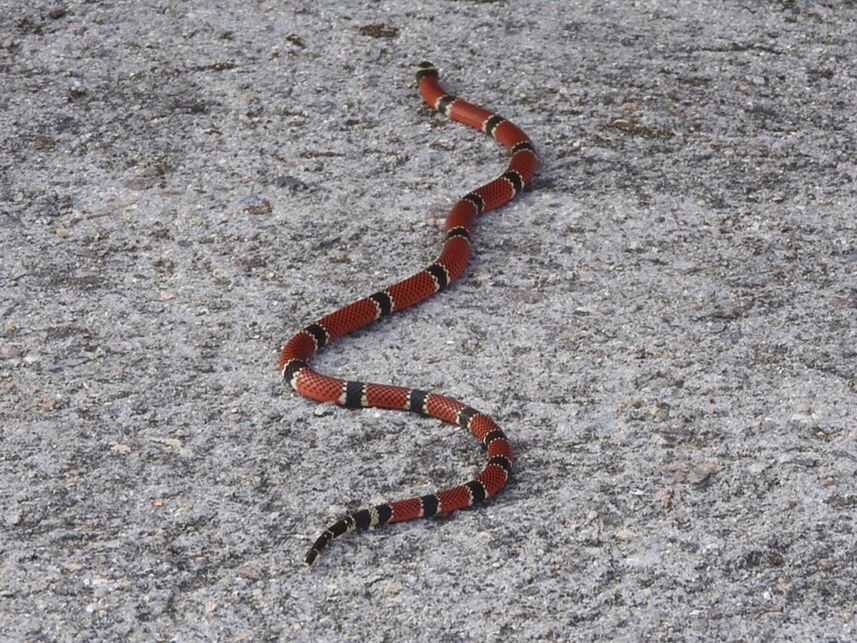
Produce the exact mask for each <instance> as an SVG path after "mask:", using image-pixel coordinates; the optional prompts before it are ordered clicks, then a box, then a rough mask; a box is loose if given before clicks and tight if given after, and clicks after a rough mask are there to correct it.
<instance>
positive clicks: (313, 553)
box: [304, 547, 318, 565]
mask: <svg viewBox="0 0 857 643" xmlns="http://www.w3.org/2000/svg"><path fill="white" fill-rule="evenodd" d="M316 558H318V550H317V549H316V548H315V547H313V548H312V549H310V550H309V551H308V552H307V553H306V557H305V558H304V560H305V561H306V564H307V565H312V564H313V563H314V562H315V559H316Z"/></svg>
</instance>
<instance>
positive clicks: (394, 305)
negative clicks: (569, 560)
mask: <svg viewBox="0 0 857 643" xmlns="http://www.w3.org/2000/svg"><path fill="white" fill-rule="evenodd" d="M417 83H418V85H419V91H420V94H421V95H422V97H423V99H424V100H425V102H426V103H428V105H429V106H430V107H431V108H433V109H435V110H437V111H439V112H441V113H442V114H445V115H446V116H448V117H449V118H451V119H452V120H454V121H458V122H459V123H463V124H465V125H468V126H470V127H472V128H474V129H477V130H480V131H482V132H485V133H486V134H489V135H490V136H493V137H494V138H495V139H496V140H497V141H499V142H500V143H502V144H503V145H504V146H505V147H506V148H507V149H508V150H509V152H510V153H511V155H512V158H511V161H510V162H509V165H508V166H507V167H506V169H505V170H504V171H503V173H502V174H501V175H500V176H498V177H497V178H495V179H493V180H492V181H489V182H488V183H486V184H485V185H482V186H480V187H478V188H476V189H475V190H473V191H472V192H470V193H468V194H466V195H464V196H463V197H462V198H461V199H459V200H458V202H457V203H456V204H455V205H453V206H452V209H451V210H450V212H449V214H448V215H447V219H446V243H445V244H444V246H443V250H442V251H441V253H440V256H438V258H437V259H435V260H434V261H433V262H432V263H431V264H430V265H429V266H428V267H426V268H425V269H423V270H420V271H419V272H417V273H416V274H413V275H411V276H410V277H408V278H407V279H404V280H402V281H400V282H398V283H395V284H393V285H392V286H389V287H387V288H385V289H384V290H381V291H379V292H376V293H375V294H373V295H370V296H369V297H365V298H363V299H360V300H358V301H355V302H354V303H352V304H349V305H347V306H345V307H344V308H340V309H339V310H337V311H335V312H333V313H330V314H329V315H326V316H324V317H322V318H321V319H319V320H318V321H317V322H315V323H313V324H310V325H309V326H307V327H306V328H304V329H303V330H301V331H300V332H299V333H297V334H296V335H295V336H294V337H292V338H291V339H290V340H289V341H288V342H287V343H286V344H285V346H283V349H282V352H281V353H280V360H279V366H278V368H279V369H280V371H281V373H282V376H283V379H284V380H285V381H286V382H287V383H288V384H290V385H291V387H292V388H293V389H295V390H296V391H297V392H298V393H300V394H301V395H303V396H305V397H308V398H310V399H313V400H317V401H319V402H333V403H335V404H338V405H340V406H344V407H348V408H360V407H376V408H384V409H396V410H402V411H413V412H415V413H420V414H422V415H428V416H431V417H434V418H437V419H439V420H443V421H444V422H450V423H452V424H457V425H459V426H461V427H463V428H465V429H468V430H469V431H470V432H471V433H472V434H473V435H474V436H475V437H476V439H477V440H479V442H480V443H481V444H482V447H483V448H484V449H485V451H486V455H487V457H488V462H487V464H486V465H485V467H484V468H483V469H482V471H481V472H480V473H479V475H477V476H476V477H475V478H473V479H472V480H469V481H468V482H465V483H464V484H462V485H459V486H457V487H452V488H450V489H445V490H443V491H439V492H437V493H434V494H431V495H426V496H421V497H414V498H408V499H407V500H396V501H393V502H389V503H386V504H382V505H377V506H375V507H371V508H369V509H361V510H359V511H356V512H354V513H352V514H350V515H348V516H346V517H344V518H342V519H341V520H339V521H337V522H335V523H334V524H333V525H331V526H330V527H328V528H327V529H326V530H325V531H324V532H323V533H322V534H321V536H319V537H318V539H317V540H316V541H315V543H314V544H313V546H312V547H311V548H310V549H309V551H308V552H307V554H306V562H307V563H308V564H312V562H313V561H314V560H315V559H316V557H318V555H319V553H321V551H322V550H324V549H325V548H326V547H327V546H328V545H329V544H330V543H331V541H332V540H333V539H334V538H336V537H338V536H342V535H343V534H346V533H349V532H351V531H355V530H363V529H367V528H369V527H376V526H379V525H383V524H385V523H393V522H404V521H406V520H414V519H416V518H427V517H430V516H433V515H436V514H449V513H451V512H453V511H457V510H459V509H464V508H465V507H470V506H471V505H474V504H476V503H477V502H481V501H483V500H485V499H487V498H490V497H491V496H494V495H496V494H497V493H498V492H499V491H500V490H501V489H502V488H503V486H504V485H505V484H506V482H507V481H508V479H509V476H510V475H511V471H512V458H513V453H512V446H511V445H510V444H509V441H508V440H507V439H506V436H505V435H504V434H503V431H501V430H500V428H499V427H498V426H497V424H496V423H495V422H494V420H492V419H491V418H490V417H488V416H487V415H485V414H484V413H480V412H479V411H477V410H475V409H473V408H471V407H469V406H467V405H466V404H464V403H462V402H459V401H458V400H454V399H452V398H450V397H446V396H444V395H440V394H438V393H430V392H427V391H422V390H419V389H412V388H403V387H400V386H391V385H388V384H369V383H363V382H350V381H346V380H342V379H339V378H336V377H330V376H328V375H322V374H321V373H318V372H316V371H314V370H313V369H312V368H310V367H309V365H308V361H309V359H310V358H311V357H312V356H313V354H315V352H316V351H317V350H318V349H320V348H322V347H323V346H326V345H327V344H329V343H331V342H332V341H334V340H336V339H338V338H340V337H342V336H343V335H347V334H349V333H352V332H354V331H355V330H357V329H358V328H362V327H364V326H366V325H368V324H371V323H372V322H374V321H375V320H377V319H379V318H381V317H384V316H386V315H389V314H391V313H394V312H398V311H400V310H403V309H405V308H407V307H409V306H413V305H414V304H417V303H419V302H421V301H423V300H424V299H427V298H428V297H430V296H432V295H433V294H435V293H436V292H439V291H441V290H443V289H444V288H446V287H447V286H448V285H449V284H450V283H452V282H453V281H454V280H455V279H457V278H458V277H459V276H460V275H461V273H462V272H464V268H465V267H466V266H467V261H468V259H469V258H470V250H471V246H470V228H471V227H472V225H473V223H474V221H475V219H476V218H477V216H478V215H480V214H483V213H485V212H488V211H490V210H494V209H496V208H499V207H500V206H501V205H503V204H505V203H507V202H508V201H509V200H511V199H512V198H513V197H514V196H515V195H516V194H518V193H519V192H520V191H521V190H522V189H523V188H524V187H525V186H527V185H528V184H529V183H530V181H532V179H533V176H534V175H535V174H536V172H537V171H538V168H539V159H538V156H537V155H536V151H535V148H534V146H533V144H532V142H531V141H530V139H529V138H528V137H527V135H526V134H524V132H523V131H521V130H520V129H519V128H518V127H517V126H515V125H514V124H513V123H511V122H510V121H508V120H506V119H504V118H503V117H501V116H497V115H496V114H492V113H491V112H489V111H487V110H485V109H483V108H481V107H478V106H477V105H472V104H470V103H468V102H466V101H464V100H462V99H460V98H456V97H455V96H450V95H449V94H447V93H446V92H445V91H444V90H443V89H442V88H441V86H440V84H439V82H438V73H437V69H436V68H435V66H434V65H432V64H431V63H427V62H423V63H420V64H419V65H418V67H417Z"/></svg>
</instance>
